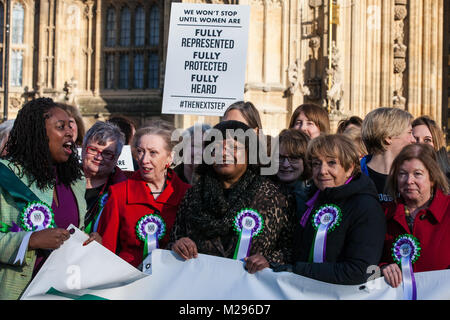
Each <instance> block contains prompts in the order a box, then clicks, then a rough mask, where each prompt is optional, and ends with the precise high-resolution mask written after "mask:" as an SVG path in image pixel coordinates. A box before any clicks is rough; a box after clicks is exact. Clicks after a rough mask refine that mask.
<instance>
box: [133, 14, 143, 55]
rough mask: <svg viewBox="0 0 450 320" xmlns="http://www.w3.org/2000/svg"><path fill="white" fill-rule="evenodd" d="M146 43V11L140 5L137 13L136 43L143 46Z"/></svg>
mask: <svg viewBox="0 0 450 320" xmlns="http://www.w3.org/2000/svg"><path fill="white" fill-rule="evenodd" d="M144 44H145V11H144V8H143V7H141V6H139V7H137V9H136V14H135V30H134V45H135V46H138V47H140V46H143V45H144Z"/></svg>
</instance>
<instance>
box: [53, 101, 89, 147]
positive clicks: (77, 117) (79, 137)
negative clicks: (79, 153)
mask: <svg viewBox="0 0 450 320" xmlns="http://www.w3.org/2000/svg"><path fill="white" fill-rule="evenodd" d="M55 104H56V105H57V106H58V107H60V108H61V109H63V110H64V111H65V112H67V114H68V115H69V126H70V128H72V130H73V141H74V142H75V144H76V146H77V147H81V144H82V143H83V139H84V133H85V132H86V129H85V127H84V122H83V117H82V116H81V113H80V110H78V108H77V107H74V106H72V105H70V104H66V103H61V102H57V103H55Z"/></svg>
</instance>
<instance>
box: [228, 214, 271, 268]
mask: <svg viewBox="0 0 450 320" xmlns="http://www.w3.org/2000/svg"><path fill="white" fill-rule="evenodd" d="M233 228H234V229H235V230H236V232H237V233H238V234H239V240H238V244H237V246H236V250H235V252H234V259H236V260H242V259H244V258H246V257H248V256H249V254H250V248H251V244H252V238H253V237H256V236H258V235H259V234H260V233H261V231H262V230H263V228H264V221H263V218H262V217H261V215H260V214H259V213H258V211H256V210H254V209H249V208H245V209H243V210H241V211H239V213H238V214H237V215H236V217H235V218H234V224H233Z"/></svg>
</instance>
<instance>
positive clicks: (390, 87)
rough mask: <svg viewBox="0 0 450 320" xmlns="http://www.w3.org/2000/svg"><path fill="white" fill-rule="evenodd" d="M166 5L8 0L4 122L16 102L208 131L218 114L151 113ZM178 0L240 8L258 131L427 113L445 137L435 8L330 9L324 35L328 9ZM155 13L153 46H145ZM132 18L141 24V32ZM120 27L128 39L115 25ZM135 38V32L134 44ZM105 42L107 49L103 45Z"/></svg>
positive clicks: (318, 4)
mask: <svg viewBox="0 0 450 320" xmlns="http://www.w3.org/2000/svg"><path fill="white" fill-rule="evenodd" d="M4 1H6V0H0V2H2V3H3V2H4ZM171 2H173V1H161V0H149V1H144V0H128V1H126V0H114V1H113V0H58V1H57V0H40V1H38V0H36V1H32V0H12V1H11V7H12V8H13V7H14V6H15V5H16V4H20V5H21V6H23V8H24V23H23V27H24V33H23V42H22V43H19V44H14V45H11V50H13V51H14V50H15V51H17V50H18V51H20V52H22V55H23V60H22V72H23V74H22V83H21V84H20V85H19V86H17V85H16V86H10V94H9V111H8V118H14V117H15V114H16V113H17V110H18V108H20V106H21V105H22V103H23V102H24V101H26V100H27V99H30V98H33V97H38V96H50V97H53V98H54V99H56V100H60V101H66V102H69V103H72V104H75V105H77V106H78V107H79V108H80V110H81V111H82V114H83V115H84V117H85V121H86V125H87V126H89V125H90V124H92V123H93V122H94V121H95V120H97V119H100V120H102V119H107V118H108V117H109V116H110V115H111V114H115V113H121V114H125V115H127V116H130V117H132V118H134V119H135V120H136V121H137V123H138V124H140V125H141V124H144V122H145V121H146V120H147V119H150V118H153V117H160V116H162V117H164V118H166V119H169V120H171V121H174V122H175V125H176V126H177V127H184V128H186V127H188V126H190V125H192V124H194V123H195V122H196V121H203V122H208V123H210V124H215V123H216V122H217V121H218V120H219V118H218V117H197V116H182V115H176V116H172V115H161V114H160V110H161V102H162V90H163V84H164V70H165V61H164V60H165V56H166V51H167V38H168V31H169V30H168V29H169V28H168V26H169V17H170V5H171ZM177 2H180V1H177ZM181 2H191V3H192V2H195V3H225V4H244V5H250V6H251V17H250V19H251V21H250V35H249V49H248V57H247V73H246V85H245V88H244V90H245V99H246V100H249V101H252V102H253V103H254V104H255V105H256V106H257V108H258V109H259V110H260V113H261V116H262V122H263V128H264V132H265V133H267V134H271V135H276V134H278V132H279V131H280V130H281V129H283V128H285V127H286V126H287V124H288V121H289V119H290V116H291V114H292V112H293V111H294V109H295V108H296V107H297V106H298V105H300V104H302V103H304V102H314V103H317V104H319V105H322V106H323V107H324V108H327V109H328V110H329V112H330V116H331V119H332V127H333V128H336V125H337V123H338V121H339V120H340V119H342V118H345V117H348V116H350V115H358V116H360V117H364V115H366V114H367V113H368V112H369V111H370V110H372V109H374V108H377V107H381V106H393V107H398V108H402V109H406V110H408V111H410V112H411V113H412V114H413V115H414V116H419V115H422V114H428V115H430V116H431V117H432V118H434V119H435V120H437V121H438V123H441V124H442V125H443V127H444V129H447V126H448V110H447V107H448V88H447V86H448V81H447V80H448V79H447V78H448V74H447V73H448V56H449V47H450V46H449V45H448V43H449V41H448V37H449V36H448V34H449V33H450V27H449V23H448V20H449V19H450V14H449V11H450V10H449V9H448V6H449V4H447V3H445V1H444V0H388V1H385V0H358V1H356V0H338V1H334V2H335V4H337V5H338V6H339V9H338V10H336V8H335V9H334V10H335V12H334V16H335V17H338V18H339V19H338V20H339V24H337V25H336V24H334V25H331V28H332V29H331V30H329V28H330V24H329V13H330V6H329V0H241V1H237V0H236V1H233V0H229V1H226V0H223V1H220V0H204V1H202V0H193V1H184V0H183V1H181ZM4 7H5V6H3V8H4ZM125 7H126V9H124V8H125ZM154 7H157V9H158V14H159V20H158V29H157V32H158V42H157V45H156V44H155V43H154V42H152V41H153V40H151V39H154V34H152V30H153V29H152V28H155V25H154V24H153V25H151V22H150V20H151V19H155V16H154V15H153V14H154V11H153V10H154V9H153V8H154ZM124 10H125V11H127V10H128V11H129V14H128V15H127V13H126V12H125V13H124ZM113 12H114V14H113ZM142 12H144V13H142ZM140 14H143V15H145V18H142V15H141V16H140ZM4 16H5V15H4ZM113 16H114V17H115V20H113V19H112V17H113ZM139 19H144V20H145V21H146V22H145V27H142V28H143V29H142V28H141V29H142V30H141V29H140V30H141V31H137V29H139V28H138V25H139V21H141V20H139ZM446 21H447V22H446ZM128 22H129V23H130V26H131V27H130V29H131V30H128V29H127V28H125V27H124V26H125V25H126V23H128ZM149 22H150V25H149ZM13 24H14V23H13ZM3 25H4V24H3ZM108 26H110V27H108ZM111 26H114V28H113V29H111V28H112V27H111ZM13 27H14V26H13ZM108 28H109V29H108ZM124 28H125V29H124ZM124 30H125V31H124ZM155 30H156V29H155ZM330 31H331V32H330ZM114 32H115V34H114ZM123 32H125V33H126V32H129V37H130V38H131V41H130V43H129V44H128V45H126V41H125V45H123V44H122V43H119V42H120V41H122V38H120V37H122V36H121V34H122V33H123ZM139 32H141V33H142V32H143V34H145V37H144V36H143V37H144V38H145V40H142V41H144V42H143V43H140V44H139V43H138V42H139V41H138V40H136V39H137V37H139ZM330 33H331V34H332V37H331V39H330V38H329V35H330ZM444 35H445V36H444ZM108 37H109V38H108ZM114 37H115V38H114ZM110 38H111V39H113V38H114V39H116V40H115V41H116V45H108V42H109V41H110V40H108V39H110ZM119 38H120V39H119ZM125 40H126V39H125ZM3 42H4V39H3ZM445 44H447V45H445ZM0 45H2V46H1V47H0V49H1V50H2V53H3V48H4V43H1V44H0ZM330 46H331V50H330ZM330 52H331V56H330ZM124 55H125V56H128V58H123V56H124ZM156 58H157V59H158V64H157V70H156V71H155V65H154V62H155V59H156ZM152 59H153V60H152ZM138 61H140V62H138ZM139 63H140V64H139ZM152 63H153V69H152V67H151V65H152ZM125 65H128V69H126V68H125V69H124V66H125ZM2 66H4V61H3V64H2ZM136 66H138V67H136ZM139 68H143V71H140V70H139ZM123 70H125V71H126V72H127V76H126V78H124V77H123V76H122V74H123ZM444 72H446V74H445V76H444ZM137 73H139V75H138V76H136V74H137ZM141 73H142V74H141ZM151 73H156V74H157V79H155V77H153V78H151V75H150V74H151ZM140 81H141V82H140ZM155 81H156V82H155ZM3 83H4V81H2V84H3ZM2 89H3V88H2ZM0 94H1V92H0ZM442 97H444V98H442ZM2 100H3V96H2ZM0 112H3V108H2V109H1V110H0Z"/></svg>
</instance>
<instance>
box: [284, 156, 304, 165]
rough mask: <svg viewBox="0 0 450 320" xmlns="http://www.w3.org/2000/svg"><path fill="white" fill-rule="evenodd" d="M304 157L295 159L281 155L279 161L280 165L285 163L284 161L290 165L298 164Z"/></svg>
mask: <svg viewBox="0 0 450 320" xmlns="http://www.w3.org/2000/svg"><path fill="white" fill-rule="evenodd" d="M301 158H302V157H293V156H290V157H289V156H283V155H281V154H280V155H279V156H278V159H279V160H280V163H283V162H284V160H287V161H288V162H289V163H291V164H292V163H296V162H298V160H300V159H301Z"/></svg>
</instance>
